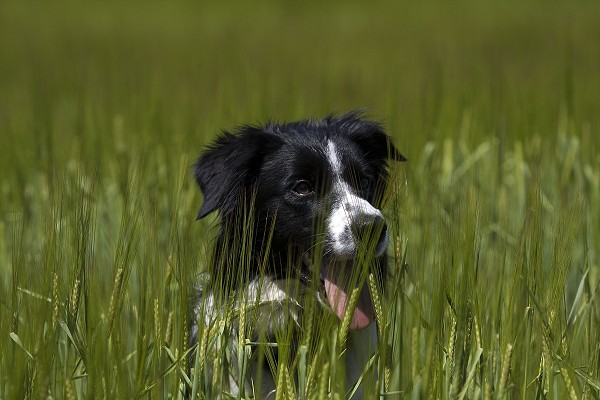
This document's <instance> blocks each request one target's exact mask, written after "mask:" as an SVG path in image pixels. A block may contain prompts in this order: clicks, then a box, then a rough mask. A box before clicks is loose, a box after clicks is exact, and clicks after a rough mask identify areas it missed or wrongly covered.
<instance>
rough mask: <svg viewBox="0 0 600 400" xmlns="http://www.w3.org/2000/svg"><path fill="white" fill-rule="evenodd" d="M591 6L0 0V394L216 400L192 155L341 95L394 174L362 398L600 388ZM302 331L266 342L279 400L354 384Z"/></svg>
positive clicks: (325, 344)
mask: <svg viewBox="0 0 600 400" xmlns="http://www.w3.org/2000/svg"><path fill="white" fill-rule="evenodd" d="M599 11H600V10H599V8H598V6H597V5H596V4H594V3H591V2H589V3H588V2H574V3H569V4H563V3H550V4H546V3H544V4H541V3H536V2H531V3H527V4H513V3H488V2H484V3H470V2H469V3H452V4H445V3H426V4H420V3H415V4H404V3H399V4H387V3H385V4H384V3H381V4H374V5H372V6H369V7H367V6H363V5H361V4H359V3H331V4H328V5H320V4H319V5H317V4H316V3H315V4H312V3H308V4H300V3H289V4H287V5H283V4H276V3H261V4H254V3H236V4H234V5H233V6H224V5H217V4H208V5H205V4H202V5H185V4H181V3H177V4H171V5H164V4H159V3H149V4H145V5H144V6H139V5H136V4H128V5H117V4H113V5H104V6H100V5H95V4H77V3H53V4H46V3H28V4H21V3H9V2H7V3H2V4H0V88H1V89H0V277H1V279H0V337H1V339H0V398H1V399H13V398H15V399H16V398H42V397H43V398H68V399H79V398H137V397H144V398H168V397H170V398H180V397H182V395H183V391H184V390H186V389H187V390H189V392H190V393H192V392H193V393H194V394H199V395H201V396H204V398H211V397H212V395H213V394H214V393H216V392H217V391H219V389H220V384H219V381H218V375H213V377H216V378H214V381H208V376H209V375H207V374H204V373H203V372H202V370H201V369H202V368H208V365H207V364H206V363H211V366H210V367H211V368H213V369H214V368H219V367H220V366H222V365H224V361H225V360H224V359H223V358H219V357H217V358H214V359H203V358H202V357H196V354H205V352H206V351H207V349H209V348H211V346H213V344H214V343H216V342H215V341H217V340H219V339H218V338H219V337H224V336H223V335H227V329H226V322H227V321H226V320H225V319H223V320H221V322H219V323H218V324H216V325H214V327H211V328H212V331H203V332H202V334H201V335H200V340H199V342H198V345H197V346H195V347H192V348H190V347H189V335H190V333H189V332H188V327H187V316H188V313H189V305H190V304H189V298H190V296H191V293H190V288H191V287H192V284H193V283H194V282H195V280H196V275H197V273H198V272H199V271H203V270H206V269H208V268H209V265H208V260H209V259H210V249H211V246H212V238H213V237H214V235H215V233H216V230H215V229H214V227H215V225H216V220H215V219H208V220H200V221H194V219H195V215H196V212H197V209H198V207H199V205H200V202H201V197H200V194H199V192H198V190H197V189H196V188H195V187H194V183H193V179H191V171H190V166H191V164H192V163H193V162H194V159H195V157H197V155H198V154H199V153H200V151H201V149H202V146H203V145H204V144H206V143H208V142H209V141H210V140H211V139H212V138H213V137H214V134H215V133H217V132H218V130H219V129H221V128H226V127H231V126H232V125H235V124H240V123H253V122H258V121H264V120H268V119H274V120H292V119H298V118H304V117H307V116H317V117H318V116H323V115H325V114H327V113H329V112H332V111H340V112H342V111H346V110H349V109H352V108H356V107H366V108H367V109H368V110H369V112H370V113H371V114H372V115H373V116H374V117H376V118H381V119H383V120H384V121H385V125H386V127H387V130H388V131H389V133H390V134H392V135H393V136H394V138H395V143H396V146H397V147H398V148H399V149H400V151H401V152H402V153H403V154H405V155H406V156H407V157H408V158H409V160H410V161H409V162H408V163H404V164H402V165H396V166H393V168H392V178H391V180H390V182H391V190H390V198H389V201H388V202H387V205H386V208H385V210H384V212H385V214H386V216H387V218H388V220H389V221H390V226H391V229H392V230H393V233H394V240H393V243H392V244H391V245H390V249H389V252H390V258H391V266H392V272H393V277H391V278H389V280H388V290H387V291H386V292H385V293H384V294H382V295H381V296H382V297H381V299H380V300H381V305H380V307H378V308H379V309H380V310H379V311H378V315H377V316H378V319H379V320H380V325H379V327H378V328H379V334H380V345H379V348H378V353H377V354H376V356H375V357H374V359H373V360H372V361H373V363H372V366H371V370H369V371H373V370H375V369H376V370H377V371H378V373H377V374H373V373H372V372H368V373H365V374H364V378H365V379H366V380H372V381H376V382H374V383H367V382H365V384H366V385H367V387H368V388H369V395H370V396H371V398H377V396H379V395H381V396H383V397H384V398H415V399H417V398H433V399H446V398H448V399H450V398H452V399H454V398H472V399H475V398H483V399H491V398H547V399H564V398H570V399H573V398H577V399H583V398H598V397H600V345H599V343H600V337H599V333H598V332H600V327H599V326H598V323H599V318H600V314H599V312H598V307H597V295H598V283H599V279H600V270H599V268H600V267H599V265H600V264H599V260H598V254H599V252H600V247H599V245H598V243H599V232H600V230H599V229H600V208H599V205H600V156H599V155H598V149H599V146H600V141H599V140H600V139H598V137H599V134H600V132H599V128H600V114H598V108H599V106H600V104H599V99H598V88H600V75H599V74H598V73H597V71H598V70H600V48H599V47H598V46H597V41H596V39H595V38H597V37H600V32H599V30H600V28H599V27H600V24H599V23H598V22H600V21H599V17H598V15H600V13H599ZM225 315H226V314H225ZM250 322H251V321H246V322H244V321H238V322H237V323H239V324H241V325H242V326H243V325H244V324H249V323H250ZM316 322H318V321H312V322H307V325H306V327H305V334H306V335H309V336H310V335H312V337H311V338H310V340H308V339H306V338H305V339H306V342H301V345H300V346H299V347H298V350H297V354H291V352H287V353H286V352H285V351H283V352H282V351H281V349H284V348H285V346H279V349H280V351H279V353H278V357H280V360H279V361H280V362H279V363H278V364H277V368H278V369H277V370H276V371H275V376H276V377H277V384H278V387H279V388H280V389H281V388H282V389H283V390H279V391H278V396H279V397H280V398H294V397H295V396H297V395H301V396H306V397H310V398H329V397H331V398H344V396H345V393H346V390H348V389H349V388H345V387H343V384H340V383H339V382H342V380H341V379H340V377H341V376H342V375H343V374H344V371H343V364H342V363H340V361H339V357H338V356H339V355H340V353H341V351H342V346H340V338H342V339H343V336H344V334H343V332H342V333H340V327H339V326H338V325H337V324H336V323H334V321H333V322H327V323H325V324H324V325H319V324H318V323H316ZM219 335H221V336H219ZM315 338H316V339H315ZM286 340H289V338H288V337H287V336H286V333H285V332H283V333H282V337H281V340H280V341H279V342H280V343H279V344H282V343H285V341H286ZM310 343H315V345H314V346H313V345H310ZM279 344H278V345H279ZM250 346H255V344H253V343H249V342H246V341H245V338H242V337H240V338H239V347H238V348H239V350H240V351H238V353H237V354H236V357H237V356H240V357H243V356H244V354H245V353H244V352H245V351H246V349H247V348H249V347H250ZM230 350H231V349H223V350H222V352H221V353H220V354H221V355H222V356H223V355H224V354H225V353H226V352H227V351H230ZM342 357H343V356H342ZM293 359H296V360H297V361H296V362H293V361H292V360H293ZM190 360H192V361H190ZM240 360H242V358H240ZM286 360H287V361H290V362H289V363H286V362H285V361H286ZM275 361H276V360H273V359H269V358H268V357H266V359H265V360H264V361H263V362H266V363H270V364H271V365H273V366H275ZM188 362H191V363H193V364H194V366H195V368H194V371H195V374H190V373H189V370H188V368H187V367H188V365H187V364H188ZM203 363H204V364H203ZM200 367H202V368H200ZM204 371H206V369H204Z"/></svg>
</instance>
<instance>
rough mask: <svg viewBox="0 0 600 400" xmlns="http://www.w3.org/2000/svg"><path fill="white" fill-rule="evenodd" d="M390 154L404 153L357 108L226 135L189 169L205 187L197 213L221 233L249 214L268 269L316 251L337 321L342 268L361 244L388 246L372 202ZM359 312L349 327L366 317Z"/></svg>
mask: <svg viewBox="0 0 600 400" xmlns="http://www.w3.org/2000/svg"><path fill="white" fill-rule="evenodd" d="M388 160H398V161H404V160H405V159H404V157H403V156H402V155H401V154H400V153H399V152H398V151H397V150H396V148H395V147H394V146H393V145H392V143H391V141H390V138H389V137H388V135H387V134H385V132H384V131H383V129H382V127H381V126H380V125H379V124H378V123H376V122H372V121H368V120H365V119H363V118H361V116H360V114H359V113H357V112H352V113H349V114H346V115H343V116H341V117H338V118H334V117H328V118H326V119H324V120H320V121H313V120H309V121H300V122H293V123H286V124H269V125H265V126H262V127H248V126H246V127H242V128H241V129H240V130H239V131H238V132H237V133H236V134H230V133H227V132H225V133H223V134H222V135H221V136H220V137H219V138H218V139H217V141H216V142H215V143H214V144H213V145H212V146H211V147H210V148H209V149H208V150H207V151H206V152H205V153H204V154H203V155H202V156H201V157H200V158H199V159H198V161H197V162H196V164H195V165H194V172H195V177H196V180H197V182H198V185H199V186H200V189H201V190H202V192H203V193H204V203H203V204H202V207H201V209H200V212H199V214H198V218H203V217H204V216H206V215H208V214H209V213H211V212H213V211H216V210H218V211H219V212H220V216H221V237H223V236H224V235H227V232H226V230H227V229H228V230H232V227H235V226H236V224H239V223H240V222H239V221H241V219H240V215H241V214H244V215H247V213H248V210H251V211H252V212H253V215H254V217H253V219H252V221H253V222H252V224H253V226H252V229H253V230H254V233H253V237H254V238H256V239H255V244H254V246H253V251H254V252H256V253H257V254H260V255H261V257H264V256H265V253H266V252H268V253H269V255H268V257H270V259H271V260H275V261H273V262H272V264H273V266H274V268H275V270H277V269H279V270H282V269H283V270H285V269H286V267H285V264H286V263H287V264H292V265H294V264H297V263H304V260H303V257H304V258H305V257H306V255H307V254H308V253H309V252H311V251H313V250H314V249H315V248H320V249H322V254H320V255H319V256H320V257H321V258H322V259H323V260H324V261H323V263H322V264H323V267H322V271H321V275H322V280H323V282H324V288H325V292H326V294H327V298H328V300H329V303H330V305H331V306H332V308H333V310H334V311H336V313H337V314H338V315H339V316H340V317H341V315H342V314H343V308H345V304H346V300H345V299H346V292H347V290H345V289H343V288H344V287H345V286H344V284H342V281H343V280H344V278H342V277H341V272H340V271H341V270H343V269H345V268H347V265H351V264H352V261H353V259H354V258H355V257H356V255H357V254H358V253H359V250H360V249H361V248H363V249H364V246H365V244H366V243H367V242H368V243H369V251H370V252H371V253H373V254H374V256H375V257H382V256H383V254H384V253H385V250H386V247H387V243H388V234H387V226H386V223H385V219H384V217H383V215H382V213H381V211H380V210H379V206H380V202H381V200H382V196H383V192H384V189H385V186H386V182H387V176H388V168H387V167H388ZM225 227H228V228H225ZM233 230H235V229H233ZM265 238H269V240H268V244H266V241H265V240H264V239H265ZM267 247H268V250H267ZM367 296H368V294H367ZM362 297H364V296H362ZM360 304H361V302H360V301H359V307H357V308H360ZM343 306H344V307H343ZM358 317H360V316H358ZM358 317H357V321H356V323H355V322H354V321H353V325H354V326H355V327H361V326H362V325H363V324H364V323H367V322H370V320H369V319H368V318H367V319H364V320H363V322H361V321H360V318H358Z"/></svg>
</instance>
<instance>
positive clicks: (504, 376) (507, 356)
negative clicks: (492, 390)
mask: <svg viewBox="0 0 600 400" xmlns="http://www.w3.org/2000/svg"><path fill="white" fill-rule="evenodd" d="M512 355H513V346H512V344H510V343H509V344H507V345H506V351H505V352H504V357H502V370H501V372H500V384H499V385H498V396H497V398H498V399H501V398H503V397H504V395H505V391H506V389H507V388H508V379H509V374H510V366H511V363H512Z"/></svg>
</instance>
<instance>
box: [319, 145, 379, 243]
mask: <svg viewBox="0 0 600 400" xmlns="http://www.w3.org/2000/svg"><path fill="white" fill-rule="evenodd" d="M327 159H328V161H329V163H330V165H331V169H332V171H333V175H334V178H333V190H334V192H336V195H335V196H336V199H335V200H334V204H333V208H332V210H331V215H330V216H329V218H328V219H327V228H328V231H329V232H328V234H329V237H330V239H331V240H332V243H333V247H334V251H335V252H337V253H339V255H342V254H344V255H351V254H352V253H353V252H354V251H355V250H356V242H355V239H354V236H353V235H352V228H351V227H352V223H353V221H355V220H356V218H357V217H358V216H359V215H362V216H365V215H371V216H373V217H375V216H377V217H381V218H383V215H382V214H381V211H379V210H378V209H377V208H375V207H373V206H372V205H371V203H369V202H368V201H367V200H365V199H363V198H362V197H360V196H357V195H356V194H355V193H354V191H353V190H352V188H351V187H350V185H349V184H348V182H345V181H344V180H343V178H342V164H341V162H340V158H339V155H338V151H337V148H336V146H335V144H334V143H333V142H332V141H331V140H328V141H327Z"/></svg>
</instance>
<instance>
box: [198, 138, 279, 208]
mask: <svg viewBox="0 0 600 400" xmlns="http://www.w3.org/2000/svg"><path fill="white" fill-rule="evenodd" d="M273 138H275V140H274V139H273ZM276 143H278V141H277V140H276V137H275V136H274V135H272V134H270V133H267V132H265V131H264V130H263V129H262V128H259V127H243V128H241V129H240V130H239V131H238V132H237V134H231V133H229V132H224V133H223V134H222V135H221V136H219V138H217V140H216V141H215V143H214V144H213V145H211V146H210V147H209V148H208V149H207V150H206V152H205V153H204V154H202V155H201V156H200V158H198V161H196V163H195V164H194V176H195V178H196V182H198V186H200V190H201V191H202V193H203V194H204V202H203V203H202V207H201V208H200V211H199V212H198V217H197V218H198V219H200V218H204V217H205V216H207V215H208V214H210V213H211V212H213V211H216V210H219V211H220V213H221V216H225V215H227V214H229V213H230V212H232V211H233V210H234V209H235V207H236V205H237V203H238V201H239V199H240V197H241V196H242V195H243V194H244V191H247V192H249V191H250V190H251V188H252V186H253V183H254V182H255V180H256V178H257V176H258V172H259V171H260V166H261V164H262V159H263V157H264V155H265V154H266V152H267V151H269V150H270V149H272V147H273V146H274V145H276ZM248 194H251V193H248Z"/></svg>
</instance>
